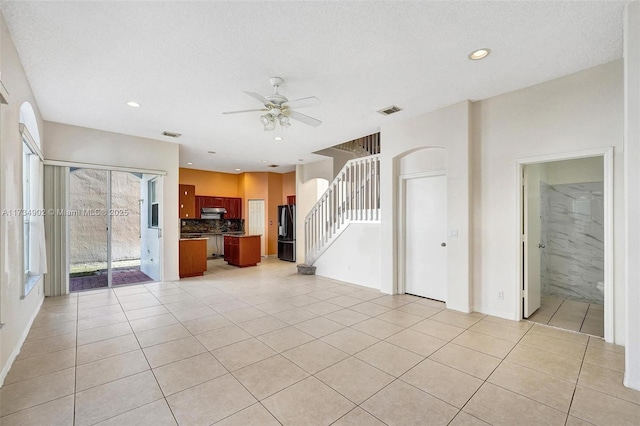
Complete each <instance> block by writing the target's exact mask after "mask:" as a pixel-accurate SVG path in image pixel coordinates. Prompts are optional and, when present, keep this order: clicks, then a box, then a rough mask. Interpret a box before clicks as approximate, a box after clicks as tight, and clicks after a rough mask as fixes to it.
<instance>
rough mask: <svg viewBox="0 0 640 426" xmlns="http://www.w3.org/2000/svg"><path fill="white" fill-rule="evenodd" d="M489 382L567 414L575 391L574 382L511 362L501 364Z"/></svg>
mask: <svg viewBox="0 0 640 426" xmlns="http://www.w3.org/2000/svg"><path fill="white" fill-rule="evenodd" d="M487 381H488V382H491V383H493V384H495V385H498V386H500V387H503V388H505V389H508V390H510V391H512V392H515V393H517V394H519V395H522V396H526V397H527V398H531V399H533V400H536V401H538V402H541V403H543V404H545V405H548V406H550V407H553V408H555V409H556V410H560V411H562V412H565V413H567V412H569V405H570V404H571V398H572V397H573V391H574V389H575V383H574V382H571V381H568V380H564V379H560V378H557V377H554V376H550V375H548V374H544V373H541V372H539V371H536V370H532V369H530V368H527V367H523V366H521V365H518V364H513V363H510V362H503V363H502V364H500V366H499V367H498V368H497V369H496V371H494V372H493V374H492V375H491V377H489V379H487Z"/></svg>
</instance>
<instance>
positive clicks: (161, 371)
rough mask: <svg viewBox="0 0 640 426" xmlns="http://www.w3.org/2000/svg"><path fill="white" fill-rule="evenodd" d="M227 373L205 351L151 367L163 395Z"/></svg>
mask: <svg viewBox="0 0 640 426" xmlns="http://www.w3.org/2000/svg"><path fill="white" fill-rule="evenodd" d="M227 373H228V371H227V370H226V369H225V368H224V367H223V366H222V364H220V362H218V360H217V359H215V358H214V357H213V355H211V354H210V353H207V352H205V353H203V354H200V355H196V356H193V357H191V358H185V359H183V360H180V361H176V362H173V363H171V364H166V365H163V366H162V367H158V368H154V369H153V374H155V376H156V380H158V383H159V384H160V389H162V393H164V395H165V396H168V395H172V394H174V393H177V392H180V391H183V390H185V389H188V388H190V387H192V386H196V385H199V384H200V383H204V382H206V381H209V380H211V379H215V378H216V377H220V376H223V375H225V374H227Z"/></svg>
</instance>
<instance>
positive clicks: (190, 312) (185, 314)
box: [173, 305, 218, 323]
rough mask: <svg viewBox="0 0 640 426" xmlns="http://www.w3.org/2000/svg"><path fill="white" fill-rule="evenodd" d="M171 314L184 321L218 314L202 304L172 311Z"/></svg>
mask: <svg viewBox="0 0 640 426" xmlns="http://www.w3.org/2000/svg"><path fill="white" fill-rule="evenodd" d="M173 315H174V316H175V317H176V318H178V321H180V322H183V323H184V322H186V321H191V320H195V319H198V318H203V317H210V316H212V315H218V313H217V312H216V311H214V310H213V309H211V308H210V307H208V306H206V305H204V306H200V307H198V308H194V309H185V310H180V311H174V312H173Z"/></svg>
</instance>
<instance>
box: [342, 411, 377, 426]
mask: <svg viewBox="0 0 640 426" xmlns="http://www.w3.org/2000/svg"><path fill="white" fill-rule="evenodd" d="M365 425H366V426H384V423H382V422H381V421H380V420H378V419H376V418H375V417H373V416H372V415H371V414H369V413H367V412H366V411H364V410H363V409H362V408H360V407H356V408H354V409H353V410H351V411H349V412H348V413H347V414H345V415H344V416H343V417H341V418H340V419H339V420H338V421H337V422H335V423H333V426H365Z"/></svg>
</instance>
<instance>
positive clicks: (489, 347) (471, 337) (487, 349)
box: [451, 330, 516, 358]
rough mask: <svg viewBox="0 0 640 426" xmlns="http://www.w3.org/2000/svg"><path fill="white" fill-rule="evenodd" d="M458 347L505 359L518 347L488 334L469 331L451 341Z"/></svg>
mask: <svg viewBox="0 0 640 426" xmlns="http://www.w3.org/2000/svg"><path fill="white" fill-rule="evenodd" d="M451 343H455V344H456V345H460V346H464V347H466V348H469V349H474V350H476V351H478V352H482V353H485V354H487V355H491V356H494V357H496V358H504V357H506V356H507V354H509V352H510V351H511V349H513V347H514V346H515V345H516V344H515V343H514V342H510V341H508V340H502V339H498V338H497V337H493V336H489V335H488V334H482V333H476V332H475V331H471V330H467V331H465V332H464V333H462V334H461V335H459V336H458V337H456V338H455V339H453V340H452V341H451Z"/></svg>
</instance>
